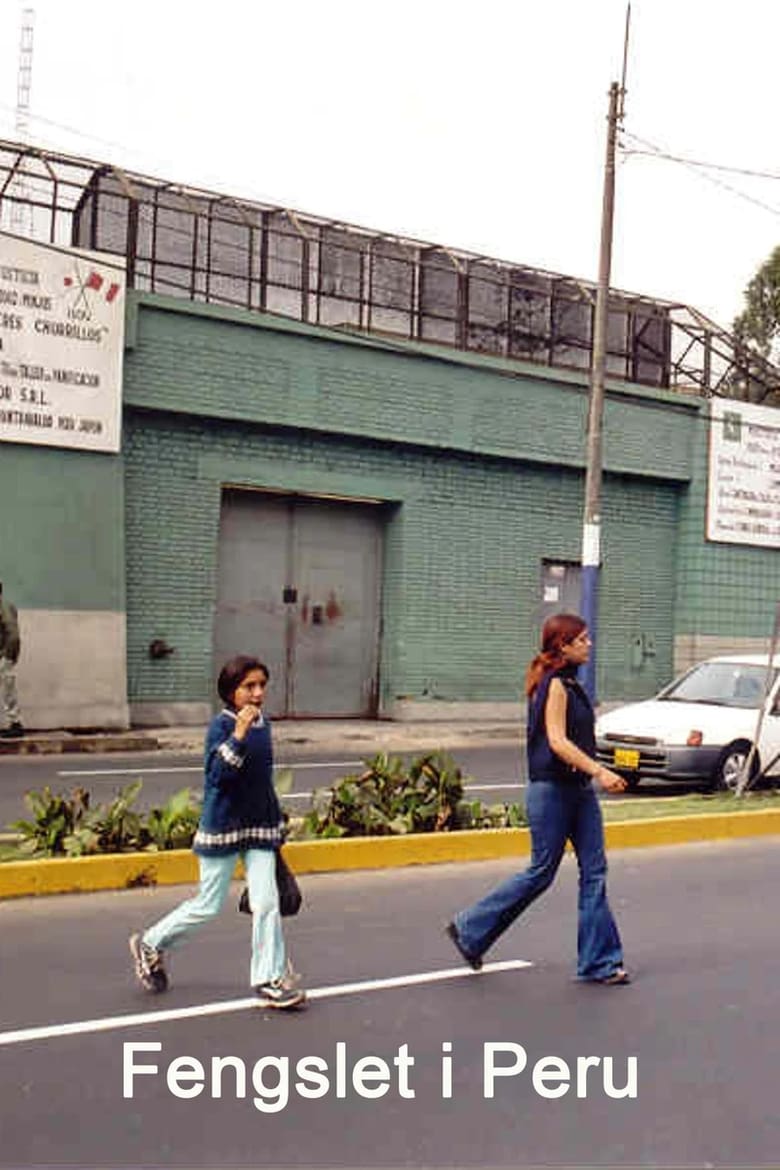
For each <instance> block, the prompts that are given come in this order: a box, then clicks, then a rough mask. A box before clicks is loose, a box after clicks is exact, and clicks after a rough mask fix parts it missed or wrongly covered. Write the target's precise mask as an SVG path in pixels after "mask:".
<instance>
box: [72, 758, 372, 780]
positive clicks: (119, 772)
mask: <svg viewBox="0 0 780 1170" xmlns="http://www.w3.org/2000/svg"><path fill="white" fill-rule="evenodd" d="M362 763H363V760H334V761H333V762H332V763H331V762H325V763H316V764H307V763H304V762H303V761H301V760H293V761H291V762H289V763H284V762H283V761H280V762H279V763H278V764H277V765H276V766H277V768H292V769H293V770H294V771H296V772H299V771H305V770H306V769H307V768H357V767H360V765H361V764H362ZM169 772H200V773H202V772H203V765H202V764H187V765H181V766H177V767H174V768H92V769H83V770H75V769H69V770H68V771H64V772H58V773H57V775H58V776H165V775H167V774H168V773H169Z"/></svg>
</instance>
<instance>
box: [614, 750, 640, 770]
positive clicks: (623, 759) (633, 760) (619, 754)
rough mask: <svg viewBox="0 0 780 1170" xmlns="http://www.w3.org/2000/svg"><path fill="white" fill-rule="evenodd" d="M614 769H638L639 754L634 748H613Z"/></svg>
mask: <svg viewBox="0 0 780 1170" xmlns="http://www.w3.org/2000/svg"><path fill="white" fill-rule="evenodd" d="M615 767H616V768H638V767H639V752H638V751H636V750H635V749H634V748H615Z"/></svg>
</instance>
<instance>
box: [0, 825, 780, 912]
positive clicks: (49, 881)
mask: <svg viewBox="0 0 780 1170" xmlns="http://www.w3.org/2000/svg"><path fill="white" fill-rule="evenodd" d="M604 831H605V835H606V841H607V846H608V847H609V848H611V849H628V848H637V847H646V846H659V845H681V844H687V843H689V842H694V841H717V840H728V839H736V838H744V837H764V836H770V835H773V834H778V833H780V809H765V810H757V811H746V812H740V813H738V814H732V813H697V814H691V815H687V816H676V817H674V816H673V817H656V818H652V819H645V820H633V821H632V820H626V821H613V822H611V823H608V824H606V825H605V827H604ZM529 853H530V833H529V831H528V830H527V829H473V830H471V829H470V830H465V831H463V832H453V833H409V834H407V835H405V836H397V837H346V838H344V837H342V838H329V839H326V840H317V841H291V842H290V843H289V844H288V845H286V846H285V856H286V857H287V860H288V861H289V864H290V866H291V867H292V869H294V870H295V872H296V873H298V874H307V873H330V872H336V871H339V870H350V869H385V868H392V867H396V866H407V865H434V864H441V863H444V862H456V861H491V860H499V859H502V858H506V857H523V856H526V855H528V854H529ZM237 872H238V874H239V876H240V873H241V867H240V866H239V867H238V871H237ZM197 880H198V869H197V858H196V857H195V855H194V854H193V853H192V852H191V851H190V850H189V849H172V850H170V851H166V852H158V853H154V852H147V853H104V854H99V855H97V856H93V857H78V858H59V857H57V858H45V859H40V860H31V861H6V862H3V863H0V899H4V898H21V897H29V896H31V895H47V894H70V893H87V892H94V891H98V890H122V889H133V888H140V887H143V886H158V885H180V884H188V883H195V882H197Z"/></svg>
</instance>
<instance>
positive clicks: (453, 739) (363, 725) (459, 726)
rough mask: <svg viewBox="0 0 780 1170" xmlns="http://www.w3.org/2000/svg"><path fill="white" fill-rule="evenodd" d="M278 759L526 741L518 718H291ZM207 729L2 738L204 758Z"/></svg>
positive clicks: (278, 744)
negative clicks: (478, 719)
mask: <svg viewBox="0 0 780 1170" xmlns="http://www.w3.org/2000/svg"><path fill="white" fill-rule="evenodd" d="M273 729H274V730H273V735H274V748H275V751H276V754H277V756H278V755H280V753H281V752H282V751H283V752H284V755H285V757H286V758H288V759H289V758H295V757H296V756H307V755H312V754H313V753H315V752H322V751H328V752H334V751H338V752H348V753H349V754H350V756H360V757H365V756H372V755H374V754H376V752H380V751H389V752H424V751H435V750H436V749H437V748H444V749H446V750H448V751H449V750H451V749H453V748H465V747H488V746H491V745H499V744H503V745H505V746H506V745H510V746H511V745H516V746H517V747H518V748H519V747H520V746H521V744H522V743H523V742H524V739H525V727H524V725H523V722H522V721H521V719H520V718H519V717H518V719H517V720H506V721H502V720H490V721H483V722H470V723H466V722H463V721H452V722H441V723H438V722H437V723H430V722H427V721H420V722H407V721H402V722H401V721H399V722H394V721H391V720H376V719H290V720H279V721H277V722H275V723H274V725H273ZM205 732H206V729H205V727H158V728H143V729H137V730H130V731H105V732H80V731H39V732H36V731H31V732H28V733H27V734H26V735H25V736H23V737H22V738H20V739H0V757H3V756H14V755H16V756H28V755H58V754H61V753H71V752H95V753H101V752H142V751H149V752H153V751H165V752H181V753H192V754H195V755H199V754H200V753H201V752H202V750H203V740H204V736H205Z"/></svg>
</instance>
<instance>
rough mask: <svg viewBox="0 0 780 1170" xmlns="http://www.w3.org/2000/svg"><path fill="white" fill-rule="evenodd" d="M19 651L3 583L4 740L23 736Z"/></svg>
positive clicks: (0, 673) (0, 670) (0, 693)
mask: <svg viewBox="0 0 780 1170" xmlns="http://www.w3.org/2000/svg"><path fill="white" fill-rule="evenodd" d="M20 649H21V640H20V638H19V617H18V614H17V612H16V606H15V605H12V604H11V602H10V601H6V600H5V598H4V597H3V583H2V581H0V702H1V703H2V706H3V714H4V715H5V726H4V727H3V728H2V729H0V736H2V737H3V739H14V738H16V737H17V736H20V735H24V727H23V726H22V717H21V714H20V713H19V700H18V698H17V697H16V664H17V662H18V661H19V651H20Z"/></svg>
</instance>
